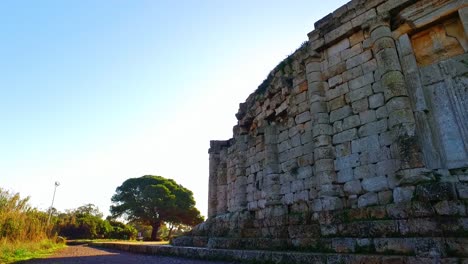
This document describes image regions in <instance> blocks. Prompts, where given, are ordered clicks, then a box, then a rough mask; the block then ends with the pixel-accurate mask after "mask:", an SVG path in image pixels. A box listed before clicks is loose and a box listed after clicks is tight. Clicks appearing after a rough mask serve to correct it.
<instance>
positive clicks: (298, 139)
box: [281, 134, 301, 148]
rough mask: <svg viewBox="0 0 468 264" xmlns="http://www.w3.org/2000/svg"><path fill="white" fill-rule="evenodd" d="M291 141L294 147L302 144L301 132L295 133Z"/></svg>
mask: <svg viewBox="0 0 468 264" xmlns="http://www.w3.org/2000/svg"><path fill="white" fill-rule="evenodd" d="M290 142H291V147H293V148H295V147H298V146H300V145H301V134H296V135H294V136H293V137H292V138H291V140H290ZM281 144H282V143H281Z"/></svg>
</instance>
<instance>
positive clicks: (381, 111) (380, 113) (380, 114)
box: [375, 105, 388, 119]
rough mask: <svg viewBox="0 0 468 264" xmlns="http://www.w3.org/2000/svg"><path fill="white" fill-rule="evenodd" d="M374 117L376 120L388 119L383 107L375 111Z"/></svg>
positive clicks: (385, 108) (385, 109)
mask: <svg viewBox="0 0 468 264" xmlns="http://www.w3.org/2000/svg"><path fill="white" fill-rule="evenodd" d="M375 117H377V119H382V118H387V117H388V111H387V107H386V106H385V105H384V106H382V107H379V108H377V110H375Z"/></svg>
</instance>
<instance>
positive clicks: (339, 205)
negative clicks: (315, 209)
mask: <svg viewBox="0 0 468 264" xmlns="http://www.w3.org/2000/svg"><path fill="white" fill-rule="evenodd" d="M322 207H323V210H324V211H330V210H338V209H343V202H342V201H341V199H340V198H338V197H323V198H322Z"/></svg>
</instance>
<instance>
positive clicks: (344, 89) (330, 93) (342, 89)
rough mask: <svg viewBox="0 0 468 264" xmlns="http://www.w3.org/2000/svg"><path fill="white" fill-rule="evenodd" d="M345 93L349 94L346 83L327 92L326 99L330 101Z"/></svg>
mask: <svg viewBox="0 0 468 264" xmlns="http://www.w3.org/2000/svg"><path fill="white" fill-rule="evenodd" d="M347 92H349V87H348V83H347V82H346V83H343V84H341V85H338V86H337V87H335V88H334V89H329V90H327V92H326V98H327V100H332V99H334V98H336V97H338V96H340V95H344V94H346V93H347Z"/></svg>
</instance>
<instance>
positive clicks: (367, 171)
mask: <svg viewBox="0 0 468 264" xmlns="http://www.w3.org/2000/svg"><path fill="white" fill-rule="evenodd" d="M376 176H377V170H376V167H375V165H374V164H367V165H362V166H358V167H356V168H355V169H354V178H355V179H367V178H372V177H376Z"/></svg>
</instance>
